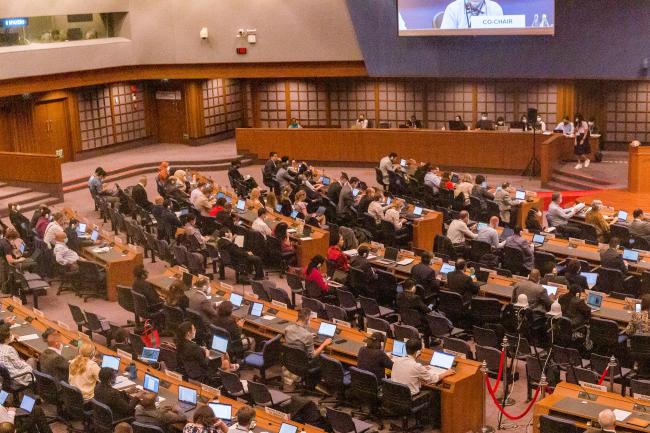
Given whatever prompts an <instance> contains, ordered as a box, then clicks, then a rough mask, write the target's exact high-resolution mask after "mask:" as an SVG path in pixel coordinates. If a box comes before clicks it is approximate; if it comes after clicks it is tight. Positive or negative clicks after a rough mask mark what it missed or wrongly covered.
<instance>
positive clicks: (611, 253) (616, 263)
mask: <svg viewBox="0 0 650 433" xmlns="http://www.w3.org/2000/svg"><path fill="white" fill-rule="evenodd" d="M619 244H620V239H619V238H617V237H616V236H612V238H611V239H610V240H609V248H607V249H606V250H602V251H601V252H600V266H602V267H603V268H612V269H618V270H620V271H621V272H623V274H625V273H626V272H627V263H625V260H623V256H622V255H621V253H619V252H618V247H619Z"/></svg>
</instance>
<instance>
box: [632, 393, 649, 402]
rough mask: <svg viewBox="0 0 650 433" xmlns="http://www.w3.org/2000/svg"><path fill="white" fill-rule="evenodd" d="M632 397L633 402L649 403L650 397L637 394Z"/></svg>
mask: <svg viewBox="0 0 650 433" xmlns="http://www.w3.org/2000/svg"><path fill="white" fill-rule="evenodd" d="M632 397H633V398H634V399H635V400H639V401H645V402H648V403H650V395H645V394H638V393H636V392H635V393H634V394H632Z"/></svg>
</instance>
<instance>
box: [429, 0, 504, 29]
mask: <svg viewBox="0 0 650 433" xmlns="http://www.w3.org/2000/svg"><path fill="white" fill-rule="evenodd" d="M501 15H503V9H502V8H501V6H500V5H499V3H497V2H495V1H493V0H454V1H453V2H451V3H449V5H447V8H446V9H445V14H444V16H443V17H442V24H441V25H440V28H441V29H469V28H471V27H472V17H478V16H501Z"/></svg>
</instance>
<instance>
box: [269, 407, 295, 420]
mask: <svg viewBox="0 0 650 433" xmlns="http://www.w3.org/2000/svg"><path fill="white" fill-rule="evenodd" d="M264 412H266V413H268V414H269V415H271V416H275V417H278V418H280V419H283V420H285V421H289V419H290V418H289V414H288V413H284V412H281V411H279V410H276V409H272V408H270V407H265V408H264Z"/></svg>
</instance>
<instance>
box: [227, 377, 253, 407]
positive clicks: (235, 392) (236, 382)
mask: <svg viewBox="0 0 650 433" xmlns="http://www.w3.org/2000/svg"><path fill="white" fill-rule="evenodd" d="M219 376H221V384H222V388H221V390H222V391H221V392H223V393H224V394H225V395H226V396H227V397H229V398H232V399H238V398H241V399H244V400H246V401H248V402H249V403H252V401H251V399H250V394H249V393H248V392H246V390H245V389H244V385H243V384H242V382H241V379H240V378H239V376H237V374H236V373H232V372H229V371H226V370H223V369H219Z"/></svg>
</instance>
